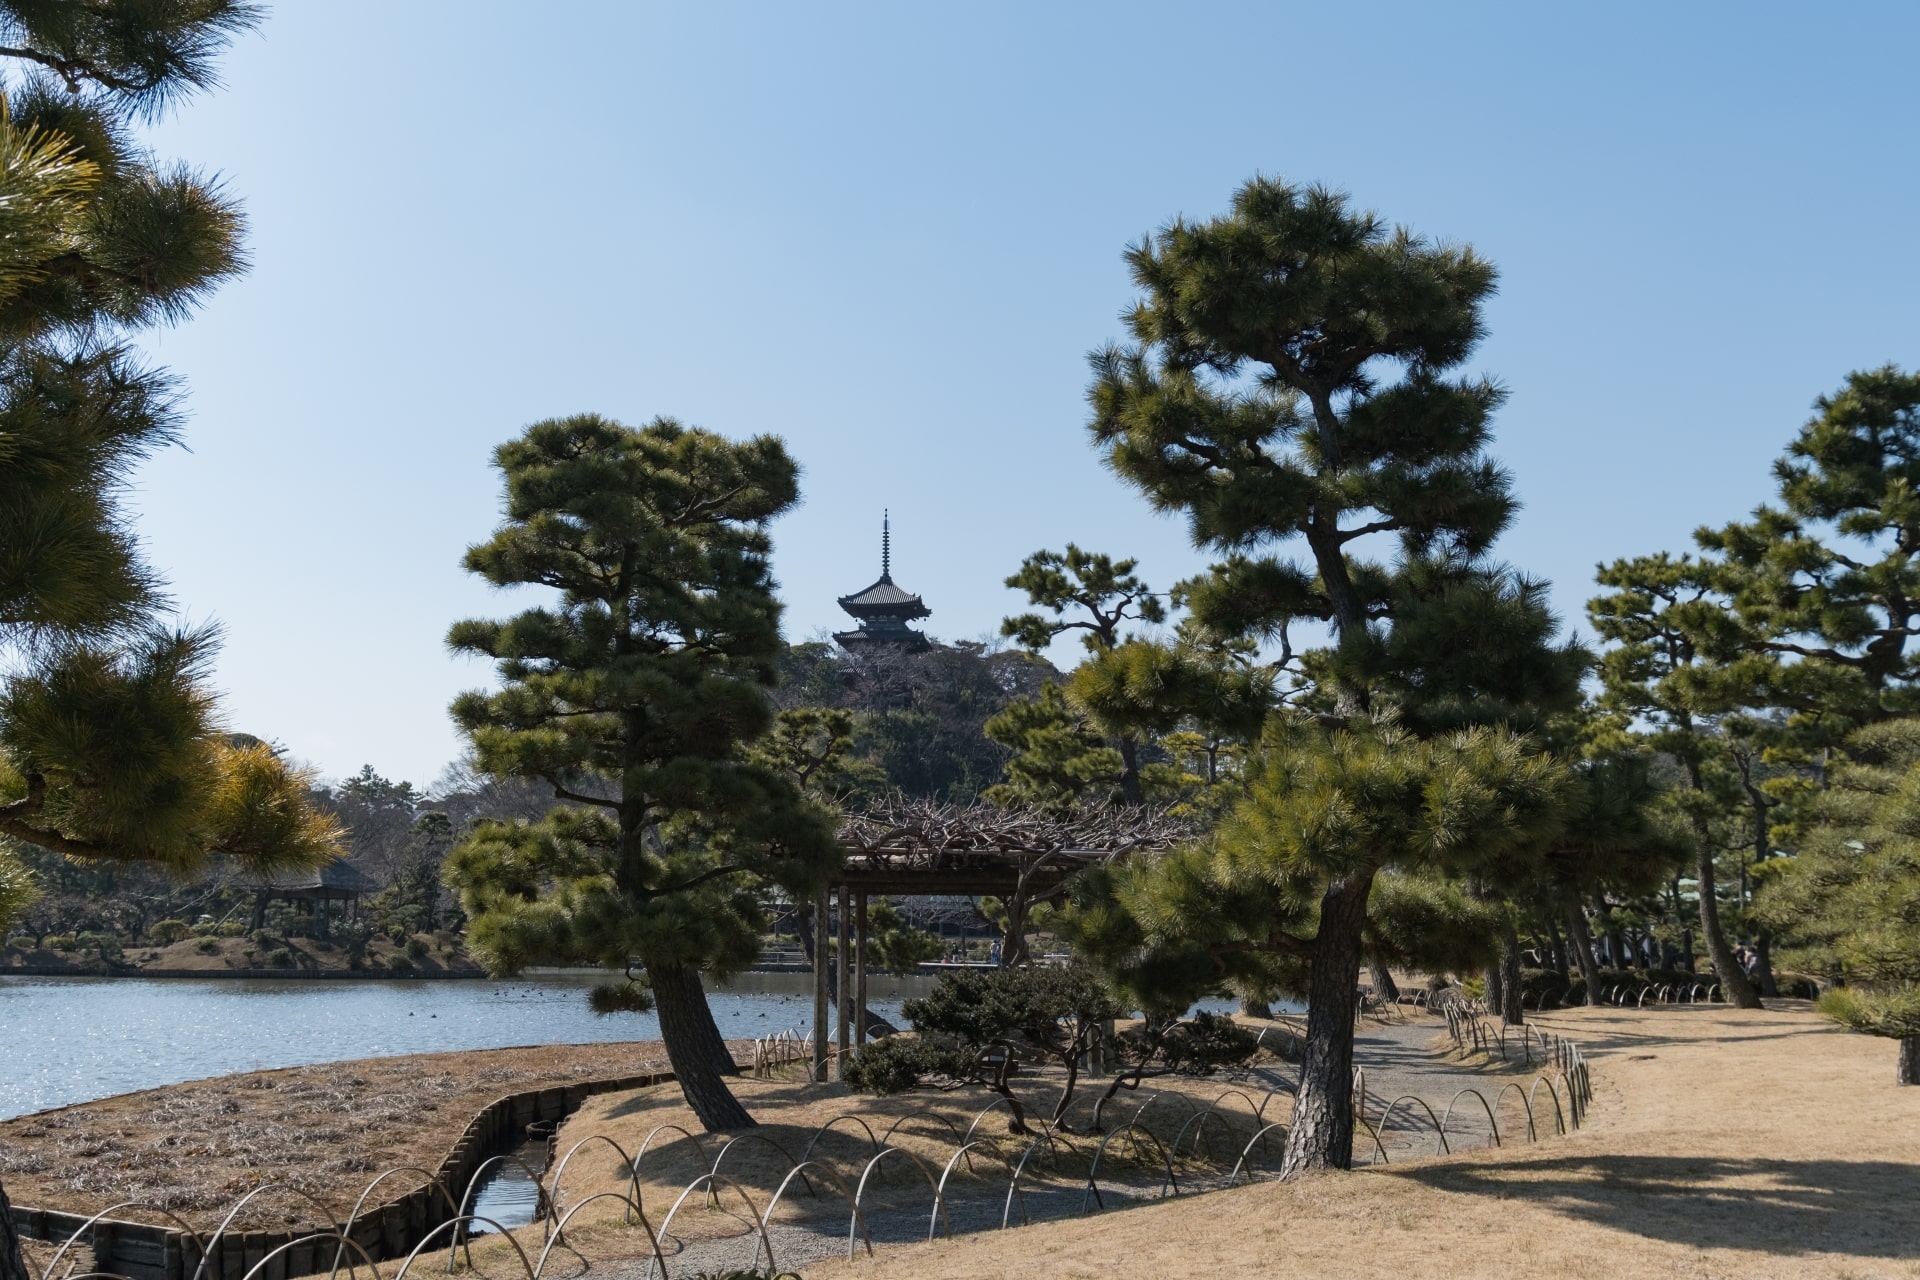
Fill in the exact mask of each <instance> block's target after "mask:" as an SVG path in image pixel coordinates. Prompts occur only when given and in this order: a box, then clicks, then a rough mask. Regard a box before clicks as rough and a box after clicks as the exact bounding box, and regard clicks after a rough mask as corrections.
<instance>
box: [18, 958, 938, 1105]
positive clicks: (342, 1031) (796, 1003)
mask: <svg viewBox="0 0 1920 1280" xmlns="http://www.w3.org/2000/svg"><path fill="white" fill-rule="evenodd" d="M743 978H745V979H753V981H750V982H748V981H743V982H742V983H741V984H740V986H741V988H743V989H740V990H733V991H716V992H714V993H713V994H712V997H711V999H712V1004H713V1014H714V1020H715V1021H716V1022H718V1023H719V1025H720V1033H721V1034H722V1035H724V1036H726V1037H727V1038H729V1039H750V1038H752V1037H755V1036H764V1035H770V1034H772V1033H774V1032H776V1031H782V1030H786V1029H788V1028H801V1029H804V1028H806V1027H809V1026H810V1025H811V1023H812V1015H813V1002H812V998H811V996H810V995H807V994H804V992H805V990H806V986H807V983H808V982H809V979H808V977H807V975H805V974H748V975H743ZM599 980H601V977H600V976H599V975H591V976H574V975H569V976H550V977H540V978H536V979H531V980H523V981H517V982H487V981H465V980H462V981H449V980H436V981H420V982H399V981H391V980H383V981H366V982H354V981H342V980H320V981H309V982H301V981H296V980H283V979H268V980H247V979H233V978H214V979H206V980H196V979H189V978H25V977H0V1063H4V1069H3V1070H0V1119H5V1118H7V1117H11V1116H17V1115H21V1114H23V1113H25V1112H28V1111H40V1110H44V1109H45V1108H47V1107H58V1106H65V1105H67V1104H69V1103H75V1102H87V1101H90V1100H92V1099H95V1098H103V1097H107V1096H109V1095H111V1094H116V1093H127V1092H131V1091H132V1090H135V1089H151V1088H154V1087H156V1086H158V1085H164V1084H177V1083H179V1082H180V1081H182V1080H197V1079H201V1078H203V1077H205V1076H214V1075H222V1074H225V1073H227V1072H231V1071H255V1070H261V1069H264V1068H271V1067H294V1066H304V1065H306V1064H308V1063H314V1062H329V1061H335V1060H338V1059H343V1058H371V1057H384V1056H388V1055H392V1054H403V1053H433V1052H438V1051H441V1050H448V1049H504V1048H510V1047H513V1046H516V1045H535V1044H595V1043H603V1042H606V1041H613V1040H652V1039H657V1038H658V1037H659V1035H660V1022H659V1019H658V1018H656V1017H655V1016H654V1015H653V1014H650V1013H642V1014H634V1013H621V1014H614V1015H611V1016H609V1017H604V1018H603V1017H596V1016H595V1015H594V1014H593V1013H591V1012H590V1011H589V1010H588V1009H587V998H586V993H587V988H588V987H589V986H591V985H592V984H593V983H594V982H595V981H599ZM744 988H752V989H744ZM891 993H892V989H891V987H890V988H889V989H887V990H882V991H880V992H877V993H876V994H875V998H874V999H872V1000H871V1001H870V1004H871V1005H872V1007H873V1010H874V1012H875V1013H878V1014H880V1015H881V1016H882V1017H887V1018H894V1019H896V1020H897V1019H898V1016H899V1008H900V1004H899V999H898V998H897V995H894V996H893V998H888V997H889V995H890V994H891ZM909 994H911V993H909Z"/></svg>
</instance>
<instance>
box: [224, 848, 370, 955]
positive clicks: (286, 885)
mask: <svg viewBox="0 0 1920 1280" xmlns="http://www.w3.org/2000/svg"><path fill="white" fill-rule="evenodd" d="M249 887H251V888H252V889H253V891H254V899H253V923H252V924H251V925H249V926H248V929H247V932H248V933H257V932H259V930H260V929H261V927H262V926H264V925H265V924H266V922H267V904H268V903H269V902H272V901H273V900H274V899H275V898H278V899H280V900H282V901H284V902H292V903H296V904H305V914H307V915H310V916H312V917H313V921H314V924H313V928H314V930H315V933H314V936H315V937H317V938H324V937H326V936H327V929H328V925H329V923H330V922H331V920H332V916H333V907H332V904H333V903H335V902H342V903H345V904H346V915H347V918H348V919H350V920H351V919H356V918H358V916H359V914H360V896H361V895H362V894H367V893H377V892H379V890H380V884H379V882H378V881H376V880H375V879H373V877H371V876H369V875H367V874H366V873H365V872H363V871H360V870H359V869H357V868H355V867H353V866H350V865H349V864H348V863H346V862H345V861H343V860H342V859H339V858H335V859H334V860H333V861H332V862H329V863H327V864H326V865H325V866H323V867H321V868H320V869H319V870H317V871H297V872H292V873H290V874H288V875H285V876H274V877H271V878H269V879H265V880H261V881H258V882H256V883H255V884H253V885H251V886H249Z"/></svg>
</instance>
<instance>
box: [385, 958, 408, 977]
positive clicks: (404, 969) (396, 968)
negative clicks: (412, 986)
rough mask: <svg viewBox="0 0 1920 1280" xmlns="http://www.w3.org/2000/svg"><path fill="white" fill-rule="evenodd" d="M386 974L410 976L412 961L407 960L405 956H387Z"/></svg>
mask: <svg viewBox="0 0 1920 1280" xmlns="http://www.w3.org/2000/svg"><path fill="white" fill-rule="evenodd" d="M387 972H388V973H392V974H399V975H402V976H404V975H406V974H410V973H412V972H413V961H411V960H409V959H407V958H406V957H405V956H389V957H388V958H387Z"/></svg>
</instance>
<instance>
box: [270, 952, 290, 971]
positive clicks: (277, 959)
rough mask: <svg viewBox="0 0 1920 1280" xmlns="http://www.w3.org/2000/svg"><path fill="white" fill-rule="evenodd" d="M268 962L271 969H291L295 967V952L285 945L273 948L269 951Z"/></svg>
mask: <svg viewBox="0 0 1920 1280" xmlns="http://www.w3.org/2000/svg"><path fill="white" fill-rule="evenodd" d="M266 964H267V968H269V969H291V968H293V952H291V951H289V950H287V949H286V948H285V947H275V948H274V949H273V950H271V951H269V952H267V958H266Z"/></svg>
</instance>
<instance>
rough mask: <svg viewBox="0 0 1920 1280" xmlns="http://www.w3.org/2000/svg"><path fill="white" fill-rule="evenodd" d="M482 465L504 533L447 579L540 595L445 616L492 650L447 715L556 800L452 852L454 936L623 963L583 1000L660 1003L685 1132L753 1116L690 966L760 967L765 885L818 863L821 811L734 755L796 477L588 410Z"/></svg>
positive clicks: (679, 433) (473, 551) (688, 434)
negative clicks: (482, 686)
mask: <svg viewBox="0 0 1920 1280" xmlns="http://www.w3.org/2000/svg"><path fill="white" fill-rule="evenodd" d="M494 457H495V465H496V466H498V468H499V470H500V472H501V475H502V477H503V478H504V480H505V482H506V520H505V522H504V523H503V524H502V525H501V526H500V528H499V529H498V530H497V531H496V532H495V533H494V535H493V537H492V538H490V539H488V540H487V541H486V542H483V543H480V544H478V545H476V546H474V547H472V548H470V549H469V550H468V552H467V557H466V564H467V568H468V569H470V570H471V571H473V572H474V573H477V574H479V575H480V576H481V577H483V578H485V579H486V580H487V581H488V582H491V583H493V584H495V585H497V586H503V587H504V586H534V587H543V588H546V589H548V590H550V591H552V592H553V593H554V595H555V598H554V599H553V601H552V603H551V604H549V605H546V606H542V607H536V608H531V609H528V610H526V611H525V612H522V613H520V614H519V615H517V616H516V617H514V618H511V619H508V620H507V621H504V622H494V621H469V622H461V623H458V624H457V625H455V626H454V628H453V630H452V632H451V633H450V635H449V637H448V643H449V644H450V645H451V646H452V647H453V648H454V649H455V650H457V651H460V652H465V653H473V654H483V655H485V656H487V657H490V658H493V659H494V660H495V661H496V664H497V669H498V672H499V675H500V680H501V684H502V688H501V689H500V691H499V692H497V693H479V692H475V693H467V694H463V695H462V696H461V697H460V698H459V699H457V700H456V701H455V702H454V704H453V715H454V719H455V720H456V721H457V722H458V723H459V725H460V727H461V729H462V730H463V731H464V732H465V733H466V734H467V736H468V738H469V739H470V740H471V742H472V744H473V752H474V760H475V763H476V766H477V767H478V768H479V769H480V770H481V771H482V772H485V773H489V774H494V775H499V776H504V777H517V778H533V779H538V780H540V781H541V782H543V783H545V784H546V785H548V786H550V787H552V789H553V793H554V796H555V798H556V799H557V800H560V801H563V802H564V805H563V806H562V807H559V808H556V809H555V810H554V811H553V812H552V813H550V814H549V815H548V816H547V817H546V818H545V819H544V820H542V821H540V822H537V823H532V824H500V823H492V824H485V825H482V826H481V827H479V828H478V829H477V830H476V831H474V832H473V833H472V834H471V835H470V836H469V837H468V838H467V839H466V840H465V841H463V842H462V844H461V845H460V847H459V848H457V849H456V850H454V852H453V853H452V854H451V855H449V857H448V861H447V868H446V875H447V878H448V881H449V883H451V884H452V885H453V886H454V887H455V888H457V889H459V890H460V892H461V895H462V900H463V903H464V905H465V907H466V910H467V912H468V913H469V915H470V916H471V917H472V925H471V927H470V930H469V937H470V939H471V941H472V944H473V945H474V947H475V949H476V950H477V951H478V953H479V954H480V955H481V957H482V958H483V959H484V960H485V961H486V962H487V964H488V967H489V968H491V969H493V970H494V971H496V972H503V973H511V972H514V971H516V970H518V969H520V968H521V967H523V966H525V965H527V964H530V963H535V962H540V961H548V962H551V961H556V960H558V961H575V962H578V961H587V962H593V963H599V964H602V965H605V966H606V967H607V968H609V969H612V970H616V971H619V970H628V971H629V972H630V966H632V965H633V964H634V963H635V962H638V963H639V964H640V965H641V966H644V970H645V980H646V987H645V989H641V988H639V987H637V986H628V987H618V986H610V987H606V988H602V989H601V991H600V995H599V1002H600V1003H599V1006H598V1007H601V1008H612V1007H628V1008H634V1007H646V1006H648V1005H651V1006H653V1007H657V1008H658V1010H659V1015H660V1034H661V1038H662V1039H663V1040H664V1041H665V1042H666V1048H667V1057H668V1059H669V1060H670V1061H671V1063H672V1065H673V1069H674V1072H675V1074H676V1075H677V1076H678V1077H679V1081H680V1087H681V1090H682V1091H683V1092H684V1093H685V1095H686V1098H687V1102H688V1104H689V1105H691V1106H692V1107H693V1109H694V1111H695V1113H696V1114H697V1115H698V1116H699V1117H700V1120H701V1122H702V1123H703V1124H705V1125H706V1126H707V1127H708V1128H709V1129H733V1128H739V1127H742V1126H745V1125H750V1124H752V1123H753V1119H752V1117H751V1116H749V1115H748V1114H747V1112H746V1109H745V1108H743V1107H742V1106H741V1105H740V1103H739V1101H738V1100H737V1099H736V1098H735V1097H734V1096H733V1093H732V1091H731V1090H730V1089H728V1087H727V1084H726V1080H725V1076H726V1075H727V1074H729V1073H731V1072H732V1071H733V1070H734V1066H733V1062H732V1058H731V1056H730V1055H729V1054H728V1052H727V1049H726V1046H725V1044H724V1043H723V1041H722V1040H721V1037H720V1032H719V1029H718V1028H717V1026H716V1025H715V1023H714V1020H713V1013H712V1011H711V1009H710V1008H709V1007H708V1005H707V1000H706V995H705V992H704V990H703V988H702V985H701V973H702V971H703V970H704V971H706V972H710V973H713V974H716V975H721V976H724V975H726V974H728V973H731V972H737V971H738V970H741V969H744V968H745V967H747V966H748V965H750V964H751V963H752V962H753V960H754V958H755V957H756V956H757V955H758V953H759V944H760V936H761V931H762V929H763V928H764V924H765V922H764V921H763V920H762V918H761V913H760V911H759V909H758V907H757V905H756V904H757V901H758V893H757V891H758V890H759V889H761V888H762V887H763V885H765V884H772V885H776V886H778V887H780V888H782V889H784V890H786V891H787V892H789V893H790V894H793V895H794V896H795V897H796V898H799V899H802V900H804V899H805V898H806V897H807V896H808V895H810V894H811V893H812V892H813V890H814V889H815V888H816V887H817V886H818V885H819V883H820V882H821V880H822V878H823V877H824V876H826V875H827V874H829V873H830V872H831V870H832V868H833V867H834V866H835V864H836V862H837V860H838V857H839V848H838V846H837V845H836V844H835V842H834V840H833V829H832V822H831V815H830V814H828V813H827V812H826V811H825V810H824V809H822V808H821V807H820V806H818V805H817V804H815V803H813V802H810V801H808V800H807V799H806V797H805V796H804V795H803V793H802V790H801V786H800V784H799V782H797V781H796V780H795V777H794V775H793V774H792V773H791V772H790V771H789V770H787V769H784V768H781V767H778V766H777V765H775V764H771V763H768V762H767V761H766V760H765V759H764V752H756V751H755V750H754V748H755V746H756V743H757V740H759V739H761V738H762V736H763V735H764V734H766V733H767V731H768V729H769V728H770V727H771V726H772V725H773V722H774V713H773V709H772V706H771V704H770V702H769V701H768V697H767V692H768V690H769V689H770V688H771V687H772V685H773V683H774V681H775V662H776V660H777V659H778V657H779V656H780V654H781V652H782V645H781V642H780V627H779V621H780V605H779V602H778V601H777V600H776V599H775V598H774V594H773V587H774V583H773V578H772V574H771V572H770V569H769V566H768V557H769V555H770V554H771V549H772V543H771V540H770V539H769V537H768V534H767V525H768V523H769V522H770V521H772V520H773V519H774V518H775V517H776V516H778V515H780V514H781V513H782V512H785V511H787V510H789V509H790V508H791V507H792V506H793V505H794V504H795V502H797V501H798V499H799V489H798V485H797V479H798V468H797V467H796V466H795V464H794V462H793V460H792V459H791V458H790V457H788V455H787V452H786V449H785V447H784V446H783V445H782V444H781V442H780V441H779V440H777V439H775V438H773V437H770V436H758V437H755V438H753V439H751V440H747V441H743V442H738V443H736V442H733V441H729V440H727V439H725V438H723V437H721V436H718V435H715V434H713V433H711V432H708V431H702V430H699V429H696V428H688V427H683V426H681V425H680V424H679V423H677V422H674V421H672V420H670V419H664V418H662V419H656V420H654V421H653V422H651V423H649V424H648V425H647V426H645V427H643V428H639V429H637V430H636V429H634V428H631V427H626V426H622V425H621V424H619V423H617V422H612V421H609V420H607V419H605V418H601V417H599V416H597V415H593V414H581V415H577V416H575V417H570V418H560V419H552V420H549V421H545V422H538V423H535V424H534V425H533V426H531V427H529V428H527V430H526V432H525V433H524V434H523V435H521V436H520V437H519V438H517V439H514V440H511V441H508V442H507V443H506V444H503V445H501V446H500V448H499V449H498V450H497V451H496V452H495V455H494Z"/></svg>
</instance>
